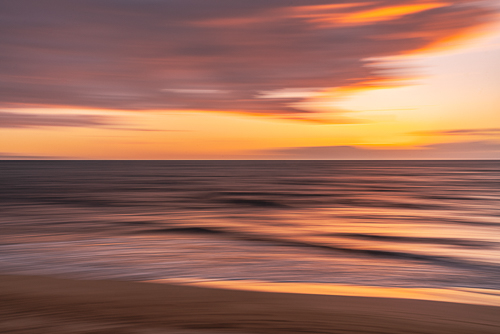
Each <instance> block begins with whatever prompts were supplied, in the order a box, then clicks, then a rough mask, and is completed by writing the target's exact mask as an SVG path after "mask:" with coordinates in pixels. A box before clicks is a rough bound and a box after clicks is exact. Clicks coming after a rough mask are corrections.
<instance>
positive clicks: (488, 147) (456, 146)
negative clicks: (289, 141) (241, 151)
mask: <svg viewBox="0 0 500 334" xmlns="http://www.w3.org/2000/svg"><path fill="white" fill-rule="evenodd" d="M255 154H256V155H261V157H262V158H265V157H266V156H267V157H272V158H273V159H299V160H302V159H306V160H307V159H312V160H315V159H320V160H321V159H325V160H329V159H332V160H344V159H345V160H349V159H352V160H365V159H367V160H370V159H374V160H377V159H381V160H383V159H389V160H390V159H396V160H400V159H401V160H406V159H410V160H411V159H437V160H439V159H457V160H460V159H500V142H498V141H466V142H454V143H437V144H431V145H423V146H417V147H413V148H380V147H374V148H370V147H368V146H349V145H344V146H316V147H287V148H277V149H271V150H264V151H261V152H256V153H255Z"/></svg>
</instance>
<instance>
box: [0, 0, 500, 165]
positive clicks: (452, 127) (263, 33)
mask: <svg viewBox="0 0 500 334" xmlns="http://www.w3.org/2000/svg"><path fill="white" fill-rule="evenodd" d="M499 13H500V4H499V2H498V1H497V0H448V1H432V0H431V1H427V0H373V1H370V0H366V1H365V0H265V1H264V0H252V1H248V0H16V1H12V0H0V159H500V62H499V61H498V60H499V59H500V14H499Z"/></svg>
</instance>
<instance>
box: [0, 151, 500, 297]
mask: <svg viewBox="0 0 500 334" xmlns="http://www.w3.org/2000/svg"><path fill="white" fill-rule="evenodd" d="M0 198H1V200H0V212H1V214H0V217H1V218H0V219H1V221H0V229H1V234H0V238H1V239H0V274H24V275H53V276H60V277H68V278H79V279H118V280H132V281H152V280H162V279H178V280H187V281H189V280H191V281H226V282H227V281H243V282H244V281H259V282H269V283H314V284H316V283H317V284H346V285H354V286H378V287H402V288H439V289H455V288H472V289H490V290H491V291H493V290H500V161H1V162H0Z"/></svg>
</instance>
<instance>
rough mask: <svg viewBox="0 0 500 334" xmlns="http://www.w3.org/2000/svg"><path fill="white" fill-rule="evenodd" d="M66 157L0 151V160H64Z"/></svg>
mask: <svg viewBox="0 0 500 334" xmlns="http://www.w3.org/2000/svg"><path fill="white" fill-rule="evenodd" d="M66 159H68V158H66V157H56V156H48V155H27V154H17V153H6V152H0V160H66Z"/></svg>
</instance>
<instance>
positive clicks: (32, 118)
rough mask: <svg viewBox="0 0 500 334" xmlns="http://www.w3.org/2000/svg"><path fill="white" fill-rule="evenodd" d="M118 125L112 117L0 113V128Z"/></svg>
mask: <svg viewBox="0 0 500 334" xmlns="http://www.w3.org/2000/svg"><path fill="white" fill-rule="evenodd" d="M114 123H116V119H115V118H114V117H111V116H102V115H85V114H82V115H75V114H69V115H64V114H37V113H25V112H8V111H0V128H34V127H105V126H106V127H107V126H110V125H111V124H114Z"/></svg>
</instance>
